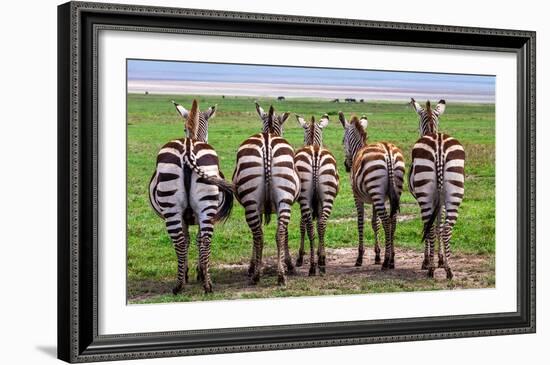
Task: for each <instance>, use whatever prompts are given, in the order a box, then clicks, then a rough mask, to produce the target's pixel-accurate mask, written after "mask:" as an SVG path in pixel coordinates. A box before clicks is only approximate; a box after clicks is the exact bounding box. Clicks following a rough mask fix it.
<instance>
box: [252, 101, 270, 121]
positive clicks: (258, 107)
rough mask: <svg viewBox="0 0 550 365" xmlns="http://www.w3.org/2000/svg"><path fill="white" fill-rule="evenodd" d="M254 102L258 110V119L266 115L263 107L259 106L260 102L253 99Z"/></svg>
mask: <svg viewBox="0 0 550 365" xmlns="http://www.w3.org/2000/svg"><path fill="white" fill-rule="evenodd" d="M254 104H256V112H258V115H259V116H260V119H264V118H265V117H266V116H267V114H266V113H265V111H264V109H263V108H262V107H261V106H260V104H258V102H257V101H255V102H254Z"/></svg>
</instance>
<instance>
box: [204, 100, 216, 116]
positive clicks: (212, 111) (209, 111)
mask: <svg viewBox="0 0 550 365" xmlns="http://www.w3.org/2000/svg"><path fill="white" fill-rule="evenodd" d="M217 108H218V105H217V104H216V105H212V106H211V107H210V108H208V109H207V110H206V111H205V112H204V116H205V117H206V120H208V119H210V118H214V117H215V116H216V110H217Z"/></svg>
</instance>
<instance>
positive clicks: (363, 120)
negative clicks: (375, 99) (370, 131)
mask: <svg viewBox="0 0 550 365" xmlns="http://www.w3.org/2000/svg"><path fill="white" fill-rule="evenodd" d="M359 124H361V127H363V129H364V130H367V126H368V125H369V121H368V120H367V116H366V115H362V116H361V119H359Z"/></svg>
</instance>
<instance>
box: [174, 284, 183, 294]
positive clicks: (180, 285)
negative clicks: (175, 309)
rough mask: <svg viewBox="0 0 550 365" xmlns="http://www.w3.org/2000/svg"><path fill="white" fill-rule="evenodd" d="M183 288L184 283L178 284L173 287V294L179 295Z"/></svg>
mask: <svg viewBox="0 0 550 365" xmlns="http://www.w3.org/2000/svg"><path fill="white" fill-rule="evenodd" d="M182 290H183V284H178V285H176V286H175V287H174V288H173V289H172V294H174V295H178V294H179V293H181V291H182Z"/></svg>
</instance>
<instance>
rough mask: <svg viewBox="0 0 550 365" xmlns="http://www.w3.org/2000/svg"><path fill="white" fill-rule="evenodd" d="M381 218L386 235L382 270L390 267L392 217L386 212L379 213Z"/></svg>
mask: <svg viewBox="0 0 550 365" xmlns="http://www.w3.org/2000/svg"><path fill="white" fill-rule="evenodd" d="M378 215H379V216H380V220H381V221H382V226H383V227H384V236H385V250H384V263H383V264H382V270H386V269H390V261H391V252H392V247H391V217H389V216H388V215H387V214H386V212H383V214H380V213H379V214H378Z"/></svg>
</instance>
